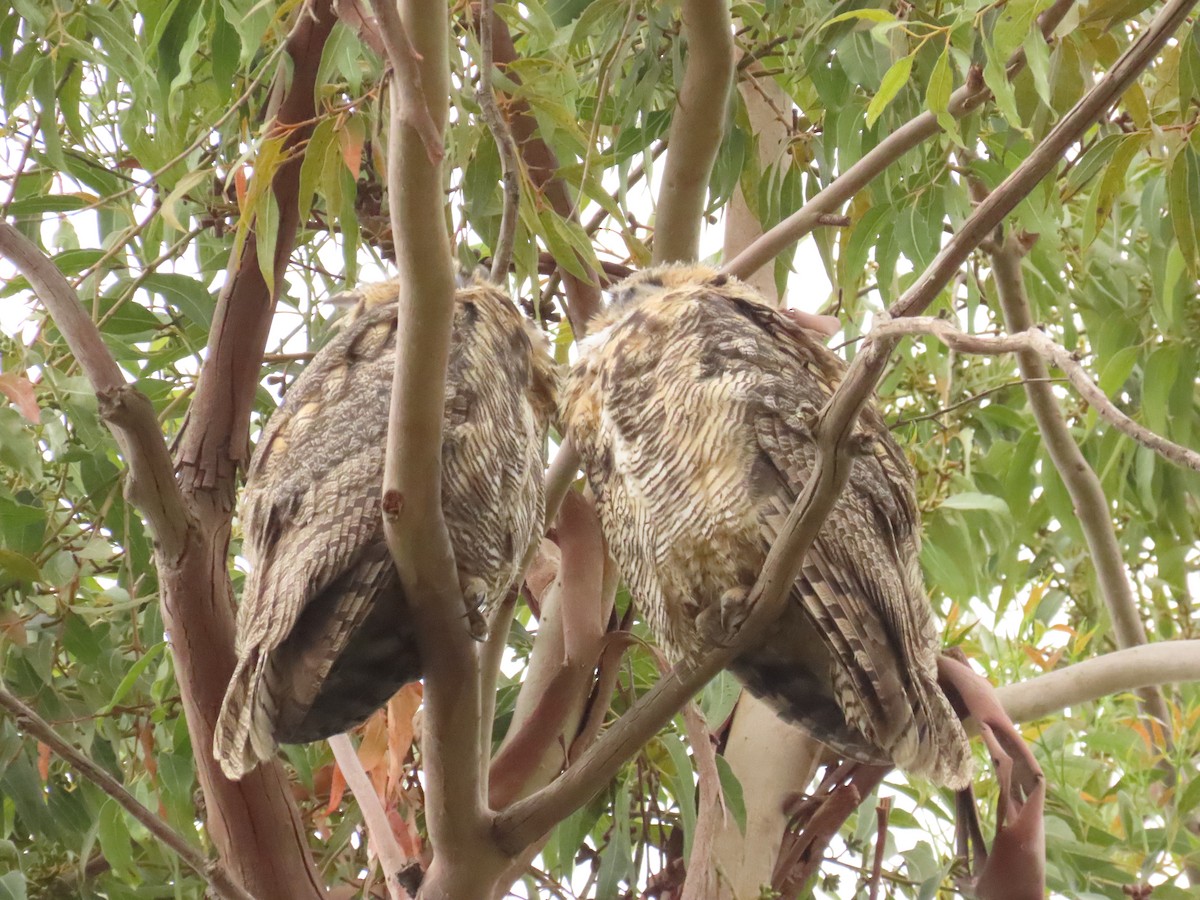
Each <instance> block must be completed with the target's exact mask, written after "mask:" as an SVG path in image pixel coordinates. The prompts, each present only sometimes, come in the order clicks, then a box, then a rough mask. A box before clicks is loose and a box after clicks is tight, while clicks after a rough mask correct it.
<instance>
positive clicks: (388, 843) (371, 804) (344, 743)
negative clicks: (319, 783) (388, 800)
mask: <svg viewBox="0 0 1200 900" xmlns="http://www.w3.org/2000/svg"><path fill="white" fill-rule="evenodd" d="M329 749H331V750H332V751H333V758H334V759H335V760H337V764H338V768H339V769H341V770H342V775H344V776H345V778H346V785H347V786H348V787H349V788H350V790H351V792H352V793H353V794H354V799H355V801H356V802H357V803H358V808H359V810H361V811H362V817H363V824H364V825H365V826H366V829H367V838H368V844H369V846H370V847H371V848H372V849H373V850H374V851H375V855H376V856H377V857H379V865H380V867H381V868H382V869H383V881H384V884H386V885H387V890H388V896H389V897H390V898H391V900H409V897H408V892H407V891H405V890H404V887H403V886H402V885H401V884H400V880H399V877H398V876H399V874H400V872H401V871H403V870H404V868H405V867H406V866H407V865H408V862H409V860H408V857H407V856H405V855H404V851H403V850H401V849H400V844H399V843H398V842H397V841H396V835H395V833H394V832H393V831H392V823H391V822H389V821H388V817H387V812H386V811H385V810H384V808H383V804H382V803H381V802H380V800H379V795H378V794H377V793H375V786H374V785H373V784H371V779H370V778H368V777H367V771H366V769H364V768H363V765H362V760H360V759H359V758H358V751H357V750H355V749H354V743H353V742H352V741H351V740H350V735H348V734H335V735H334V736H333V737H331V738H330V739H329Z"/></svg>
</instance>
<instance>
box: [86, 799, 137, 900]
mask: <svg viewBox="0 0 1200 900" xmlns="http://www.w3.org/2000/svg"><path fill="white" fill-rule="evenodd" d="M97 821H98V823H99V827H98V828H97V830H96V837H97V838H98V839H99V840H100V850H101V851H102V852H103V853H104V858H105V859H106V860H107V861H108V863H109V864H110V865H111V866H112V867H113V872H114V873H116V874H117V876H118V877H120V878H121V879H122V880H123V881H126V882H128V883H131V884H137V883H138V882H139V881H141V879H140V878H139V877H138V873H137V867H136V865H135V864H134V859H133V840H132V839H131V838H130V836H129V826H128V825H127V824H126V822H125V813H124V811H123V810H122V809H121V807H120V806H118V805H117V801H116V800H113V799H111V798H109V799H108V800H106V801H105V802H104V805H103V806H101V807H100V814H99V816H98V817H97Z"/></svg>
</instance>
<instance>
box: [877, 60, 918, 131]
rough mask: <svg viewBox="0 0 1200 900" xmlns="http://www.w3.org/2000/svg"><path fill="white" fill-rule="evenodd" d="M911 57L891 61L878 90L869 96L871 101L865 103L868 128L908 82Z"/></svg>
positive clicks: (911, 65)
mask: <svg viewBox="0 0 1200 900" xmlns="http://www.w3.org/2000/svg"><path fill="white" fill-rule="evenodd" d="M912 67H913V57H912V55H911V54H910V55H908V56H904V57H901V58H900V59H898V60H896V61H895V62H894V63H892V66H891V68H889V69H888V70H887V71H886V72H885V73H884V74H883V81H882V82H881V83H880V85H879V91H878V93H876V94H875V96H874V97H872V98H871V102H870V103H868V104H867V127H868V128H870V127H871V126H872V125H874V124H875V122H876V120H878V118H879V116H880V114H881V113H882V112H883V111H884V109H886V108H887V105H888V104H889V103H891V102H892V101H893V100H894V99H895V98H896V95H897V94H898V93H900V88H902V87H904V85H906V84H908V76H909V75H910V74H911V73H912Z"/></svg>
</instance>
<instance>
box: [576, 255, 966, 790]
mask: <svg viewBox="0 0 1200 900" xmlns="http://www.w3.org/2000/svg"><path fill="white" fill-rule="evenodd" d="M845 369H846V366H845V363H843V362H842V360H841V359H840V358H838V357H837V356H836V355H834V354H833V353H832V352H830V351H829V350H828V349H827V348H826V347H825V346H824V345H823V344H822V343H821V342H820V340H818V337H817V335H816V334H815V333H814V332H811V331H808V330H807V329H806V328H803V327H801V326H800V324H798V322H797V320H796V318H794V317H793V316H791V315H789V314H786V313H781V312H779V311H777V310H775V309H772V308H771V307H770V306H768V305H767V304H766V302H765V301H764V300H763V299H762V298H761V296H760V295H758V294H757V293H756V292H755V291H754V290H753V289H752V288H751V287H749V286H748V285H746V284H744V283H742V282H739V281H737V280H736V279H734V278H730V277H726V276H724V275H720V274H718V273H717V272H715V271H714V270H711V269H706V268H703V267H699V266H667V267H661V268H655V269H649V270H646V271H643V272H640V273H637V274H635V275H633V276H631V277H630V278H629V279H627V280H626V281H625V282H623V283H622V284H621V285H619V286H618V287H617V289H616V290H615V292H614V297H613V300H612V302H611V303H610V305H609V307H608V308H607V309H606V311H605V312H604V313H603V314H602V315H601V317H600V318H599V319H598V320H597V321H596V322H595V323H594V325H593V326H592V329H591V333H590V335H589V337H588V338H587V339H586V340H585V341H584V342H583V344H582V346H581V348H580V355H579V358H578V360H577V361H576V363H575V364H574V365H573V366H572V368H571V371H570V375H569V378H568V380H567V384H566V389H565V397H564V411H563V424H564V427H565V429H566V433H567V435H568V436H569V438H570V440H571V441H572V442H573V443H574V445H575V447H577V448H578V450H579V453H580V456H581V459H582V461H583V465H584V468H585V471H586V473H587V479H588V482H589V484H590V486H591V489H592V491H593V492H594V495H595V502H596V505H597V508H598V512H599V516H600V520H601V525H602V528H603V531H604V535H605V538H606V539H607V541H608V544H609V547H610V549H611V552H612V553H613V555H614V557H615V559H616V561H617V563H618V564H619V566H620V567H621V570H622V572H623V575H624V577H625V580H626V582H627V583H628V586H629V589H630V591H631V593H632V595H633V597H634V598H635V599H636V601H637V602H638V603H639V605H640V607H641V609H642V610H643V612H644V615H645V617H646V620H647V622H648V624H649V626H650V628H651V629H652V630H653V632H654V634H655V636H656V638H657V640H658V641H659V643H660V644H661V645H662V646H663V648H664V649H665V650H666V651H667V653H668V655H669V656H670V657H671V658H672V659H675V660H678V659H680V658H684V657H688V656H694V655H696V654H699V653H701V652H703V651H704V650H705V649H706V648H708V647H710V646H712V644H713V643H714V642H720V640H721V627H720V623H721V622H726V621H728V619H729V618H731V617H732V618H734V619H736V618H737V617H738V613H737V609H738V604H739V603H741V604H742V609H743V613H742V614H743V615H744V612H745V606H744V603H745V598H746V597H747V595H748V592H749V590H750V589H751V587H752V586H753V584H754V582H755V580H756V578H757V577H758V574H759V572H760V570H761V569H762V566H763V563H764V561H765V559H766V556H767V551H768V550H769V549H770V547H771V545H772V543H773V542H774V541H775V538H776V537H777V536H778V534H779V532H780V529H781V528H782V526H783V523H784V520H785V519H786V518H787V515H788V511H789V510H790V508H791V507H792V505H793V503H794V502H795V500H796V498H797V496H798V495H799V494H800V492H801V491H802V490H803V488H804V484H805V481H806V480H807V479H808V478H809V476H810V475H811V473H812V471H813V468H814V465H815V463H816V457H817V447H816V442H815V439H814V435H813V431H812V427H813V423H814V420H815V415H816V413H817V412H818V411H819V410H820V409H821V407H822V406H824V404H825V402H826V401H827V400H828V399H829V397H830V395H831V394H832V392H833V390H834V388H835V387H836V386H837V384H838V383H839V381H840V380H841V378H842V376H843V374H844V372H845ZM856 432H857V435H856V438H855V441H854V444H855V446H856V447H858V448H859V449H860V450H861V456H859V457H858V458H857V459H856V462H855V466H854V469H853V472H852V473H851V476H850V482H849V484H848V485H847V486H846V489H845V491H844V492H843V494H842V495H841V497H840V499H839V500H838V501H837V503H836V504H835V506H834V507H833V511H832V512H831V514H830V516H829V518H828V520H827V521H826V523H825V525H824V527H823V528H822V530H821V533H820V535H819V536H818V537H817V539H816V542H815V543H814V545H813V547H812V549H811V550H810V551H809V552H808V554H807V555H806V557H805V560H804V565H803V569H802V571H801V573H800V575H799V577H798V578H797V579H796V582H795V584H794V585H793V587H792V589H791V592H790V595H789V597H788V600H787V603H786V605H785V610H784V612H783V613H782V615H781V617H780V619H779V620H778V621H777V622H775V623H774V625H773V626H772V627H771V628H770V630H769V633H768V634H767V636H766V637H765V638H764V639H763V640H761V641H760V642H758V643H757V644H756V645H755V646H753V647H751V648H750V649H748V650H746V651H745V652H744V653H742V654H741V655H740V656H738V657H737V658H736V659H735V660H734V662H733V663H732V664H731V666H730V668H731V670H732V671H733V673H734V674H735V675H736V676H737V677H738V679H739V680H740V681H741V682H742V684H744V685H745V687H746V688H747V689H748V690H749V691H750V692H751V693H753V694H755V695H756V696H759V697H761V698H763V699H765V700H766V701H767V702H769V703H770V704H772V705H773V707H774V708H775V709H776V710H777V711H778V712H779V714H780V715H781V716H783V717H784V718H785V719H788V720H790V721H791V722H793V723H795V724H796V725H798V726H799V727H801V728H802V729H804V730H805V731H806V732H808V734H810V735H811V736H812V737H814V738H816V739H817V740H819V741H821V742H823V743H825V744H827V745H828V746H830V747H831V748H833V749H834V750H835V751H837V752H838V753H840V754H842V755H843V756H845V757H848V758H851V759H855V760H859V761H862V762H867V763H874V764H884V765H896V766H898V767H899V768H901V769H903V770H905V771H907V772H910V773H912V774H914V775H920V776H924V777H927V778H929V779H930V780H931V781H934V782H936V783H938V784H942V785H948V786H951V787H956V788H957V787H962V786H963V785H965V784H966V783H967V782H968V780H969V778H970V771H971V762H970V749H969V747H968V744H967V739H966V735H965V734H964V732H963V729H962V726H961V724H960V723H959V721H958V718H957V717H956V716H955V714H954V711H953V710H952V709H951V706H950V703H949V702H948V701H947V699H946V697H945V695H944V694H943V693H942V691H941V689H940V688H939V687H938V684H937V666H936V659H937V654H938V650H939V636H938V631H937V629H936V628H935V626H934V622H933V617H932V611H931V609H930V605H929V601H928V598H927V596H926V593H925V590H924V586H923V582H922V577H921V571H920V567H919V564H918V555H919V549H920V544H919V540H920V537H919V532H920V523H919V519H918V511H917V506H916V502H915V499H914V487H913V473H912V470H911V469H910V467H909V465H908V463H907V462H906V460H905V459H904V456H903V454H902V453H901V451H900V448H899V447H898V446H897V445H896V443H895V441H893V440H892V438H891V436H890V435H889V433H888V429H887V427H886V426H885V424H884V421H883V419H882V417H881V416H880V414H879V412H878V410H876V409H874V408H873V407H868V408H867V409H866V410H864V412H863V414H862V416H861V417H860V420H859V423H858V425H857V426H856Z"/></svg>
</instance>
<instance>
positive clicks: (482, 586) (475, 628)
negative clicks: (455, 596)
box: [462, 578, 488, 641]
mask: <svg viewBox="0 0 1200 900" xmlns="http://www.w3.org/2000/svg"><path fill="white" fill-rule="evenodd" d="M462 593H463V601H464V602H465V603H466V608H467V611H466V617H467V633H468V634H470V635H471V637H472V638H474V639H475V640H477V641H486V640H487V639H488V624H487V619H486V618H484V615H483V606H484V604H485V603H487V584H486V583H485V582H484V580H483V579H482V578H468V579H467V580H466V581H464V582H463V585H462Z"/></svg>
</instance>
